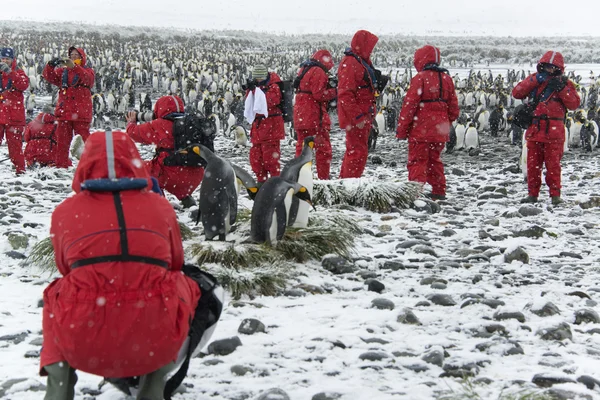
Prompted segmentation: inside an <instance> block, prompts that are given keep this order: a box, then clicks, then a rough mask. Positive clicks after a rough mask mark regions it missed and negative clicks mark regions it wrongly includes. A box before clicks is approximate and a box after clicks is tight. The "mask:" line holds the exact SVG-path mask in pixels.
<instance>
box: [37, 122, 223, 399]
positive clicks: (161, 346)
mask: <svg viewBox="0 0 600 400" xmlns="http://www.w3.org/2000/svg"><path fill="white" fill-rule="evenodd" d="M139 160H140V154H139V153H138V150H137V148H136V147H135V143H133V141H132V140H131V139H130V138H129V137H128V136H127V135H126V134H125V133H124V132H120V131H114V132H111V131H107V132H102V131H99V132H95V133H93V134H92V135H90V136H89V139H88V140H87V142H86V144H85V149H84V151H83V154H82V156H81V161H80V162H79V165H78V166H77V170H76V171H75V175H74V177H73V185H72V186H73V190H74V191H75V193H76V194H75V195H74V196H72V197H69V198H68V199H66V200H64V201H63V202H62V203H61V204H59V205H58V206H57V207H56V209H55V210H54V212H53V213H52V221H51V225H50V232H51V237H52V244H53V247H54V250H55V251H54V257H55V261H56V266H57V268H58V271H59V272H60V274H61V275H62V277H60V278H58V279H55V280H54V281H53V282H52V283H51V284H50V285H49V286H48V287H47V288H46V289H45V290H44V309H43V317H42V318H43V319H42V329H43V337H44V346H43V347H42V350H41V354H40V375H42V376H44V375H47V376H48V382H47V386H46V395H45V397H44V399H46V400H59V399H60V400H73V399H74V397H75V383H76V382H77V375H76V370H81V371H84V372H87V373H91V374H94V375H98V376H103V377H107V378H109V379H107V380H109V381H111V382H112V381H114V380H115V379H118V378H127V377H140V381H139V391H138V394H137V397H136V398H137V399H140V400H162V399H164V398H165V396H167V397H166V398H170V397H168V396H170V393H172V390H168V386H169V382H168V381H167V378H168V375H169V374H170V373H172V372H174V371H176V370H177V368H179V367H178V366H177V364H178V363H175V362H174V361H175V360H177V361H179V359H180V358H181V357H178V355H181V354H182V351H185V350H186V348H187V350H188V352H189V351H193V350H195V349H194V347H195V346H197V343H198V339H200V338H197V337H196V336H198V335H195V331H198V330H199V329H198V323H202V322H204V326H208V325H209V323H211V322H212V323H213V325H214V323H216V321H215V318H211V320H209V319H208V318H198V316H199V315H200V316H204V315H207V314H208V312H210V309H208V308H207V305H206V300H209V298H208V295H209V293H210V292H208V291H207V290H205V286H201V283H202V282H201V281H197V280H196V278H195V277H194V275H193V274H192V273H187V271H188V270H189V269H190V268H186V265H184V254H183V247H182V239H181V234H180V231H179V224H178V223H177V216H176V215H175V212H174V210H173V208H172V207H171V205H170V204H169V202H168V201H167V200H165V198H164V197H162V196H160V195H158V194H156V193H154V192H153V190H152V182H151V178H150V175H149V174H148V170H147V169H146V168H145V167H144V165H143V164H142V163H141V162H140V161H139ZM191 270H192V271H193V272H197V271H199V270H198V269H197V268H195V270H196V271H194V269H191ZM200 287H202V293H201V291H200ZM201 295H202V296H201ZM199 312H200V314H199ZM207 316H208V315H207ZM216 317H217V318H216V319H218V316H216ZM190 324H192V325H193V326H194V325H195V326H196V328H195V329H194V330H191V331H190ZM200 327H201V326H200ZM203 333H204V332H203V331H200V332H199V334H203ZM188 361H189V360H188ZM185 372H186V371H183V372H182V375H185ZM183 377H184V376H182V377H180V378H179V383H181V382H180V381H181V380H182V379H183ZM176 385H178V383H176ZM173 386H175V385H173ZM176 387H177V386H175V388H176ZM171 389H173V388H171Z"/></svg>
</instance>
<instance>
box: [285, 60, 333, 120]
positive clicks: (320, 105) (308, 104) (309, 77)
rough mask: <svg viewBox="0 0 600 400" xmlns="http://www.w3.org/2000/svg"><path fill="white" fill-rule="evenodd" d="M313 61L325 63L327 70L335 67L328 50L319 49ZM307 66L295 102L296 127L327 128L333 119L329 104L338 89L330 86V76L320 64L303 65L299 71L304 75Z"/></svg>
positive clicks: (299, 73)
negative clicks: (330, 114) (328, 107)
mask: <svg viewBox="0 0 600 400" xmlns="http://www.w3.org/2000/svg"><path fill="white" fill-rule="evenodd" d="M311 61H316V62H318V63H320V64H321V65H323V67H325V69H326V70H327V71H329V70H331V68H333V60H332V58H331V53H329V51H327V50H318V51H317V52H315V54H313V55H312V57H311ZM305 68H308V70H307V72H306V74H305V75H304V77H303V78H302V80H301V81H300V86H299V87H298V91H297V92H296V103H295V104H294V128H295V129H320V128H323V129H326V130H329V129H330V127H331V119H330V118H329V113H327V104H328V103H329V102H330V101H331V100H333V99H335V96H336V92H337V91H336V89H335V88H328V85H327V84H328V82H329V77H328V76H327V72H325V71H324V70H323V68H321V67H320V66H312V67H303V68H300V70H299V71H298V76H300V75H302V73H303V71H304V70H305Z"/></svg>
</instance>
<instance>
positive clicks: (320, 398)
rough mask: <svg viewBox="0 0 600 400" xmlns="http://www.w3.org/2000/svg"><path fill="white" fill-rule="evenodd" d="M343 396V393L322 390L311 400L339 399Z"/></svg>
mask: <svg viewBox="0 0 600 400" xmlns="http://www.w3.org/2000/svg"><path fill="white" fill-rule="evenodd" d="M341 397H342V394H341V393H335V392H321V393H317V394H315V395H314V396H313V397H312V398H311V400H338V399H340V398H341Z"/></svg>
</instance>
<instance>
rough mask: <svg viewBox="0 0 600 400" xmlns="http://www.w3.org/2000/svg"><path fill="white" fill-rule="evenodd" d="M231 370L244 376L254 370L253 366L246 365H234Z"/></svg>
mask: <svg viewBox="0 0 600 400" xmlns="http://www.w3.org/2000/svg"><path fill="white" fill-rule="evenodd" d="M229 370H230V371H231V373H232V374H234V375H237V376H244V375H246V374H251V373H253V372H254V370H253V369H252V368H250V367H246V366H245V365H233V366H232V367H231V368H230V369H229Z"/></svg>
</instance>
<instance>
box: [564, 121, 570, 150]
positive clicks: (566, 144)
mask: <svg viewBox="0 0 600 400" xmlns="http://www.w3.org/2000/svg"><path fill="white" fill-rule="evenodd" d="M567 151H569V130H568V129H567V127H566V126H565V141H564V143H563V152H567Z"/></svg>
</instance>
